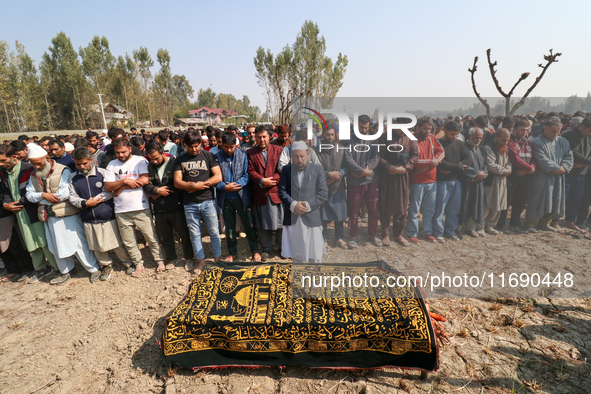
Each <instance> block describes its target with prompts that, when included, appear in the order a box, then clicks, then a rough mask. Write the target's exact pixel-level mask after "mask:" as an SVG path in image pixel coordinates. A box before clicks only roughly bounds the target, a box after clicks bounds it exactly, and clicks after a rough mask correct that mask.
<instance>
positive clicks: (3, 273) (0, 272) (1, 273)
mask: <svg viewBox="0 0 591 394" xmlns="http://www.w3.org/2000/svg"><path fill="white" fill-rule="evenodd" d="M6 275H8V270H7V269H6V268H1V269H0V279H3V278H4V277H5V276H6Z"/></svg>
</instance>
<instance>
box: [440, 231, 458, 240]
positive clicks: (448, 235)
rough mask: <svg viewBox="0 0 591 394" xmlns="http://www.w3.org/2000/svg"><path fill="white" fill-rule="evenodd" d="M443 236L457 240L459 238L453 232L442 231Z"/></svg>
mask: <svg viewBox="0 0 591 394" xmlns="http://www.w3.org/2000/svg"><path fill="white" fill-rule="evenodd" d="M443 236H444V237H445V238H449V239H451V240H452V241H459V240H460V238H459V237H458V236H457V235H456V234H455V233H453V234H448V233H443Z"/></svg>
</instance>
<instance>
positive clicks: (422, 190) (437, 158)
mask: <svg viewBox="0 0 591 394" xmlns="http://www.w3.org/2000/svg"><path fill="white" fill-rule="evenodd" d="M432 128H433V120H432V119H431V118H430V117H428V116H424V117H422V118H419V119H418V120H417V126H416V129H415V130H416V131H415V137H417V139H418V141H417V142H418V147H419V160H418V161H417V162H416V163H415V165H414V167H413V169H412V170H411V171H410V175H411V186H410V196H409V207H408V218H407V220H406V236H407V238H408V240H409V241H410V242H412V243H414V244H418V243H419V240H418V239H417V234H418V232H419V219H418V215H419V210H420V208H421V203H422V205H423V238H425V240H427V241H429V242H436V240H435V237H434V236H433V216H434V215H435V202H436V199H437V166H438V165H439V163H440V162H441V160H443V158H444V157H445V152H444V150H443V147H442V146H441V144H440V143H439V141H438V140H437V138H435V136H434V135H433V134H431V129H432Z"/></svg>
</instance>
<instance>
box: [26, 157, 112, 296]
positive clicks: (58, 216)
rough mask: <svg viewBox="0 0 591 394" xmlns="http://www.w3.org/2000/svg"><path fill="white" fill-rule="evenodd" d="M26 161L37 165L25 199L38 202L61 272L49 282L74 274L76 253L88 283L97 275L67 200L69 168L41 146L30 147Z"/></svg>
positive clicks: (61, 281)
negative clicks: (88, 275)
mask: <svg viewBox="0 0 591 394" xmlns="http://www.w3.org/2000/svg"><path fill="white" fill-rule="evenodd" d="M29 161H30V163H31V164H32V165H33V166H35V168H36V169H37V173H36V176H35V177H31V178H30V179H29V183H28V184H27V194H26V197H27V200H29V201H31V202H33V203H38V204H39V207H38V215H39V219H40V220H41V221H43V222H44V226H45V235H46V237H47V245H48V247H49V250H50V251H51V253H53V255H54V256H55V260H56V262H57V265H58V268H59V270H60V273H61V275H59V276H56V277H55V278H54V279H52V280H51V281H50V282H49V283H50V284H52V285H63V284H65V283H66V282H68V281H69V280H70V279H71V277H72V276H74V275H76V265H75V257H77V258H78V260H79V261H80V263H81V264H82V266H83V267H84V268H85V269H86V270H87V271H88V272H90V274H91V276H90V281H91V283H94V282H96V281H97V280H98V279H99V277H100V274H101V273H100V271H99V264H98V261H97V259H96V256H95V255H94V253H92V251H91V250H90V249H89V247H88V242H87V241H86V237H85V236H84V226H83V225H82V220H81V219H80V216H78V208H76V207H75V206H73V205H72V204H71V203H70V201H69V197H70V192H69V184H70V179H71V178H72V171H71V170H70V169H69V168H68V167H66V166H64V165H62V164H59V163H57V162H56V161H55V160H51V159H50V158H49V156H48V155H47V152H46V151H45V150H44V149H43V148H41V147H31V148H29Z"/></svg>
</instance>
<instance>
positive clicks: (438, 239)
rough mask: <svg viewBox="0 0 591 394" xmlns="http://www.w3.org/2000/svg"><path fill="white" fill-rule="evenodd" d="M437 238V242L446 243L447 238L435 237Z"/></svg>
mask: <svg viewBox="0 0 591 394" xmlns="http://www.w3.org/2000/svg"><path fill="white" fill-rule="evenodd" d="M435 239H436V240H437V242H439V243H440V244H444V243H445V238H443V237H442V236H439V237H435Z"/></svg>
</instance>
